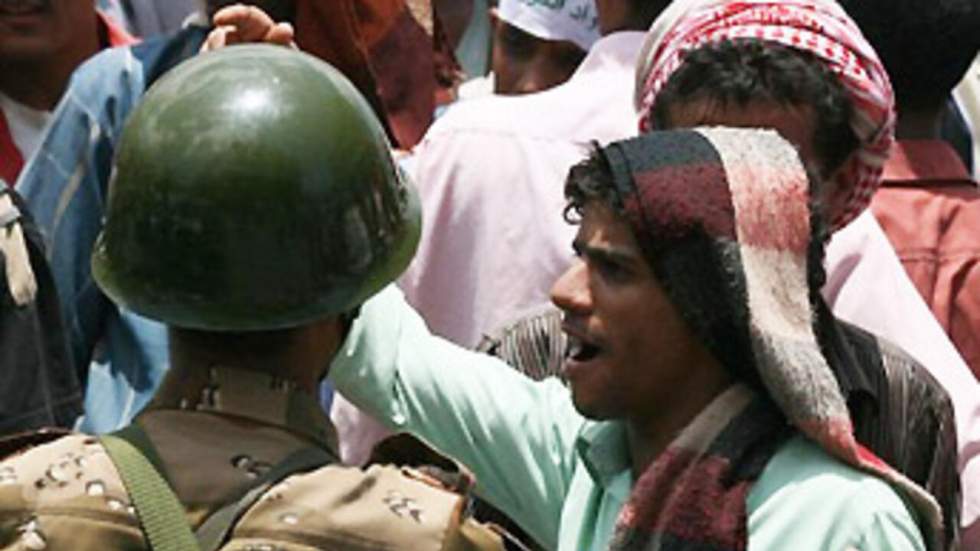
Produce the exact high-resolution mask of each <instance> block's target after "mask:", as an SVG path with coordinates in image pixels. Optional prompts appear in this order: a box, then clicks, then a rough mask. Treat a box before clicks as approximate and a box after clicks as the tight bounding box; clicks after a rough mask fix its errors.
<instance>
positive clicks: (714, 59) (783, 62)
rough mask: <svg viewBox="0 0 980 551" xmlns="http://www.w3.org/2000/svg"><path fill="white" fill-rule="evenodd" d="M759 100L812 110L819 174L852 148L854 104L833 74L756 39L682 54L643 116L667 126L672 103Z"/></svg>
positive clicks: (804, 55)
mask: <svg viewBox="0 0 980 551" xmlns="http://www.w3.org/2000/svg"><path fill="white" fill-rule="evenodd" d="M759 101H762V102H772V103H776V104H778V105H784V106H805V107H809V108H811V109H812V110H813V118H814V121H815V123H816V129H815V131H814V136H813V144H814V148H815V149H816V154H817V155H818V156H819V157H820V164H821V166H820V167H819V168H820V172H821V174H822V175H823V176H824V177H827V176H829V175H830V174H832V173H833V172H834V171H835V170H836V169H837V168H838V167H840V166H841V165H842V164H843V163H844V161H846V160H847V158H848V157H849V156H850V155H851V154H852V153H854V151H855V150H856V149H857V148H858V145H859V141H858V139H857V136H855V135H854V131H853V130H852V129H851V125H850V120H851V115H852V113H853V109H854V107H853V106H852V104H851V100H850V96H849V95H848V93H847V90H845V89H844V86H843V84H841V82H840V81H839V80H838V78H837V77H836V75H834V74H833V73H832V72H831V71H830V69H829V68H828V67H827V66H826V65H825V64H824V63H823V62H821V61H820V60H819V59H817V58H816V57H815V56H814V55H813V54H810V53H809V52H805V51H803V50H797V49H794V48H789V47H786V46H782V45H780V44H775V43H770V42H763V41H761V40H754V39H740V40H735V41H731V40H726V41H722V42H718V43H714V44H707V45H705V46H702V47H700V48H698V49H696V50H693V51H691V52H690V53H688V54H687V55H686V56H685V57H684V61H683V63H682V64H681V66H680V68H679V69H678V70H677V71H676V72H675V73H674V74H673V75H672V76H671V77H670V79H669V80H668V81H667V84H666V85H665V86H664V87H663V89H662V90H661V91H660V93H659V94H658V95H657V97H656V99H655V100H654V105H653V108H652V110H651V112H650V115H649V116H650V118H651V120H650V122H651V123H652V124H651V126H652V127H654V128H669V127H670V126H671V122H670V113H671V109H672V108H674V107H675V106H677V105H678V104H691V103H697V102H709V103H712V104H720V105H721V106H723V107H729V106H734V107H744V106H746V105H748V104H750V103H753V102H759Z"/></svg>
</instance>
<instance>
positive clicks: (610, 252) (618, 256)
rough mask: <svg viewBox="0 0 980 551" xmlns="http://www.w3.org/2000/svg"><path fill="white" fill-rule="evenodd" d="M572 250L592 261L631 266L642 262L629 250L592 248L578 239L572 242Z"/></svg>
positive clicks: (612, 247)
mask: <svg viewBox="0 0 980 551" xmlns="http://www.w3.org/2000/svg"><path fill="white" fill-rule="evenodd" d="M572 249H574V250H575V252H576V253H577V254H579V255H581V256H585V257H587V258H590V259H594V260H605V261H611V262H615V263H617V264H626V265H632V264H635V263H637V262H640V261H642V259H641V258H640V257H639V256H638V255H637V254H636V253H634V252H632V251H630V250H629V249H625V248H622V247H614V246H602V247H592V246H590V245H587V244H586V243H585V242H584V241H580V240H578V239H576V240H575V241H573V242H572Z"/></svg>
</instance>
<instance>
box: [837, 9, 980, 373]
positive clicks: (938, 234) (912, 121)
mask: <svg viewBox="0 0 980 551" xmlns="http://www.w3.org/2000/svg"><path fill="white" fill-rule="evenodd" d="M843 5H844V6H845V8H846V9H848V10H849V12H850V13H851V14H852V16H853V17H854V18H855V20H856V21H857V22H858V24H859V25H861V28H862V30H863V31H864V33H865V35H867V36H868V40H870V41H871V43H872V44H873V45H874V46H875V49H876V50H877V51H878V52H879V54H880V55H881V58H882V61H883V62H884V63H885V66H886V67H887V68H888V74H889V75H890V77H891V80H892V84H893V85H894V87H895V95H896V98H897V107H898V126H897V128H896V136H897V137H898V142H896V143H895V144H894V145H893V146H892V151H891V157H890V158H889V159H888V162H887V163H886V164H885V172H884V176H883V179H882V189H880V190H879V191H878V192H877V194H875V198H874V202H873V204H872V208H873V210H874V213H875V216H877V218H878V221H879V222H881V225H882V227H883V228H884V230H885V233H886V234H887V235H888V238H889V239H890V240H891V242H892V244H893V245H894V246H895V250H896V252H897V253H898V256H899V258H900V259H901V261H902V264H903V265H904V267H905V270H906V272H908V274H909V277H910V278H911V279H912V282H913V283H915V286H916V288H917V289H918V290H919V293H920V294H921V295H922V298H923V299H925V301H926V303H927V304H929V306H930V307H931V308H932V312H933V313H934V314H935V315H936V318H937V319H938V320H939V323H940V324H942V326H943V328H944V329H945V330H946V332H947V333H948V334H949V336H950V338H951V339H952V340H953V343H954V344H956V347H957V349H958V350H959V351H960V354H962V355H963V359H964V360H966V362H967V363H968V364H969V365H970V368H971V369H972V371H973V373H974V375H978V376H980V245H978V241H977V233H978V231H980V190H978V189H977V184H976V183H975V182H974V181H973V179H972V178H971V177H970V174H969V172H968V171H967V168H966V167H965V166H964V165H963V162H962V161H961V160H960V158H959V156H957V154H956V151H955V150H954V149H953V148H952V147H951V146H950V145H948V144H947V143H946V142H945V141H943V140H942V139H941V138H940V132H939V129H940V127H941V124H942V117H943V114H944V110H945V107H946V103H947V99H948V98H949V96H950V94H951V93H952V91H953V88H954V87H955V86H956V84H957V83H958V82H959V81H960V80H961V79H962V78H963V76H964V74H966V73H967V70H968V68H969V67H970V64H971V63H972V61H973V59H974V57H975V56H976V55H977V52H978V51H980V35H978V34H977V29H980V5H978V4H977V3H975V2H961V1H958V0H939V1H937V2H935V3H934V4H932V6H931V8H930V12H929V16H928V17H925V16H923V14H922V5H921V3H920V2H917V1H914V0H889V1H888V2H887V3H880V2H876V1H873V0H862V1H860V2H857V1H849V2H845V3H844V4H843ZM886 7H887V9H886Z"/></svg>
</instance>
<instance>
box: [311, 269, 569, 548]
mask: <svg viewBox="0 0 980 551" xmlns="http://www.w3.org/2000/svg"><path fill="white" fill-rule="evenodd" d="M330 377H331V379H332V380H333V382H334V385H335V386H336V388H337V390H339V391H340V392H341V393H342V394H343V395H344V396H346V397H347V398H348V399H350V400H351V401H352V402H353V403H354V404H356V405H357V406H358V407H361V408H363V409H364V410H365V411H367V412H368V413H370V414H372V415H374V416H375V417H376V418H378V419H379V420H381V421H382V422H383V423H385V424H386V425H388V426H389V427H390V428H392V429H394V430H402V431H408V432H411V433H414V434H416V435H417V436H419V437H421V438H423V439H425V440H426V441H428V442H429V443H431V444H432V445H434V446H435V447H436V448H438V449H439V450H441V451H442V452H443V453H446V454H447V455H450V456H453V457H455V458H456V459H458V460H459V461H462V462H463V463H464V464H465V465H466V466H467V467H469V468H470V469H472V470H473V472H474V474H475V475H476V476H477V480H478V488H479V492H480V493H481V495H483V496H484V497H485V498H486V499H487V500H488V501H490V502H491V503H492V504H494V505H495V506H497V507H499V508H500V509H501V510H502V511H504V512H505V513H506V514H508V515H509V516H510V517H511V518H513V519H514V520H515V521H517V522H518V523H519V524H520V525H521V526H522V528H525V529H526V530H527V531H528V532H529V533H530V534H531V535H532V536H534V537H535V538H536V539H537V540H538V541H539V542H541V543H542V544H545V545H546V546H548V547H554V546H555V545H556V543H557V538H558V528H559V523H560V518H561V509H562V504H563V502H564V501H565V495H566V493H567V491H568V486H569V484H570V481H571V478H572V473H573V471H574V467H575V462H576V458H575V453H574V442H575V438H576V436H577V434H578V431H579V429H580V428H581V426H582V424H583V423H584V419H583V418H582V417H581V415H579V414H578V413H577V412H576V411H575V409H574V406H573V405H572V403H571V399H570V397H569V393H568V391H567V390H566V389H565V388H564V386H563V385H561V384H560V383H559V382H558V381H557V380H550V381H545V382H534V381H532V380H530V379H528V378H527V377H525V376H523V375H521V374H520V373H518V372H516V371H515V370H513V369H511V368H510V367H509V366H507V365H506V364H504V363H503V362H501V361H500V360H497V359H495V358H492V357H490V356H487V355H484V354H479V353H476V352H472V351H469V350H466V349H464V348H461V347H458V346H456V345H454V344H452V343H450V342H448V341H445V340H443V339H441V338H438V337H436V336H434V335H432V334H431V333H430V332H429V330H428V328H427V327H426V326H425V323H424V322H423V321H422V319H421V318H420V317H419V315H418V314H417V313H415V311H414V310H412V309H411V307H410V306H409V305H408V304H407V303H406V302H405V299H404V296H403V295H402V293H401V291H400V290H398V289H397V288H394V287H390V288H388V289H386V290H384V291H382V292H381V293H379V294H378V295H376V296H375V297H374V298H372V299H371V300H369V301H368V302H367V303H365V304H364V305H363V307H362V309H361V313H360V315H359V317H358V318H357V320H355V322H354V324H353V325H352V327H351V330H350V333H349V334H348V336H347V339H346V341H345V343H344V345H343V346H342V347H341V349H340V350H339V351H338V354H337V356H336V357H335V359H334V361H333V364H332V366H331V370H330Z"/></svg>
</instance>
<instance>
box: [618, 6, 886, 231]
mask: <svg viewBox="0 0 980 551" xmlns="http://www.w3.org/2000/svg"><path fill="white" fill-rule="evenodd" d="M737 39H758V40H763V41H767V42H774V43H778V44H781V45H784V46H787V47H790V48H796V49H799V50H803V51H806V52H809V53H811V54H813V55H815V56H816V57H817V58H818V59H820V60H822V61H823V62H824V63H826V64H827V67H828V68H829V69H830V70H831V71H832V72H833V73H834V74H835V75H837V76H838V78H839V79H840V81H841V83H842V84H843V85H844V87H845V89H846V90H847V91H848V94H849V95H850V98H851V102H852V104H853V106H854V115H853V117H852V120H851V128H852V129H853V131H854V133H855V135H856V136H857V138H858V141H859V142H860V148H859V150H858V152H857V153H856V154H855V155H853V156H852V157H851V158H850V159H849V160H848V161H847V163H846V164H845V166H844V167H843V170H842V171H841V176H840V178H839V181H838V182H837V183H838V185H840V186H844V187H846V188H849V189H850V196H849V198H848V199H847V203H846V206H845V209H844V211H843V212H842V213H839V214H837V216H836V217H835V218H834V220H833V221H832V223H833V227H834V229H839V228H841V227H843V226H845V225H846V224H847V223H848V222H850V221H851V220H853V219H854V218H855V217H856V216H857V215H858V214H860V213H861V211H863V210H864V209H865V208H867V206H868V204H869V203H870V202H871V196H872V195H873V194H874V192H875V190H876V189H877V187H878V185H879V183H880V181H881V170H882V165H883V164H884V162H885V160H886V159H887V156H888V151H889V148H890V147H891V144H892V141H894V132H895V114H894V105H895V99H894V94H893V92H892V87H891V83H890V82H889V80H888V75H887V73H886V72H885V68H884V66H883V65H882V63H881V61H880V60H879V59H878V55H877V54H876V53H875V51H874V49H873V48H872V47H871V45H870V44H869V43H868V41H867V40H866V39H865V38H864V36H863V35H862V34H861V31H860V30H858V28H857V25H856V24H855V23H854V22H853V21H852V20H851V19H850V18H849V17H848V16H847V14H846V13H845V12H844V10H843V9H842V8H841V7H840V6H838V5H837V2H835V1H834V0H738V1H735V0H677V1H675V2H673V3H672V4H671V5H670V7H668V8H667V10H665V11H664V13H663V14H661V16H660V17H659V18H658V19H657V20H656V21H655V22H654V24H653V26H652V27H651V29H650V32H649V33H648V34H647V38H646V43H645V44H644V46H643V49H642V51H641V53H640V57H639V64H638V67H637V80H636V93H635V98H634V99H635V103H636V107H637V110H638V111H639V113H640V130H641V131H648V130H649V129H650V110H651V108H652V107H653V104H654V102H655V100H656V97H657V94H658V93H660V90H661V89H662V88H663V87H664V85H665V84H666V83H667V81H668V80H669V79H670V77H671V75H673V74H674V72H675V71H677V69H678V68H680V67H681V65H683V63H684V56H685V55H686V54H687V53H688V52H690V51H692V50H695V49H697V48H699V47H701V46H704V45H706V44H713V43H718V42H722V41H725V40H737Z"/></svg>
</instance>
